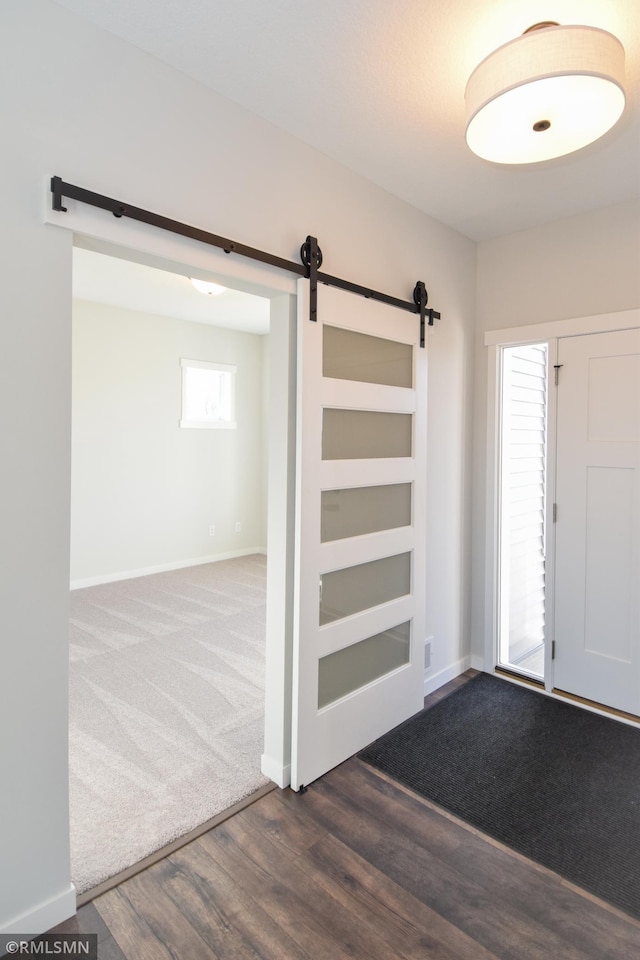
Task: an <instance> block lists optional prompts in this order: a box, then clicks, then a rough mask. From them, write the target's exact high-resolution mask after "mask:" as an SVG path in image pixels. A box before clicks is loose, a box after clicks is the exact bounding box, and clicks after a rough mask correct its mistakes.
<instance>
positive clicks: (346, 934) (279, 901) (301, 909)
mask: <svg viewBox="0 0 640 960" xmlns="http://www.w3.org/2000/svg"><path fill="white" fill-rule="evenodd" d="M244 821H245V818H241V817H237V818H235V820H234V821H228V822H227V823H226V825H225V826H224V827H223V828H221V829H219V830H217V831H216V832H215V834H209V835H208V836H206V837H203V838H202V839H201V841H200V843H201V845H202V846H203V847H204V848H205V849H206V851H207V853H208V854H209V856H211V858H212V859H213V860H214V861H215V862H216V863H217V864H218V865H220V866H221V867H223V868H224V869H225V870H226V871H227V872H228V873H230V874H233V876H235V877H236V878H237V879H238V880H239V881H240V882H241V883H242V886H243V888H244V889H246V890H247V891H248V893H249V894H250V895H251V897H252V898H253V899H254V900H256V901H257V902H258V903H259V904H260V906H261V907H262V909H263V910H264V911H265V912H266V913H268V914H269V915H270V916H271V917H272V919H274V920H275V921H276V922H277V923H278V925H279V926H281V927H282V928H283V929H284V930H285V931H286V933H287V934H288V936H289V937H290V938H291V939H292V940H293V941H294V942H295V943H296V944H298V946H300V947H301V948H302V949H303V950H304V951H306V952H307V953H308V954H309V956H311V957H320V956H321V957H323V958H326V960H346V958H353V960H371V958H372V957H376V958H377V960H395V958H394V954H393V951H391V950H390V949H389V948H388V946H387V944H385V942H384V941H383V940H382V939H381V938H380V937H379V936H377V934H376V933H375V932H374V931H372V930H370V929H368V928H367V927H366V926H365V925H364V924H360V923H358V921H357V918H356V917H355V916H354V915H352V914H351V913H350V911H349V910H348V907H347V906H346V905H345V902H344V900H343V899H342V897H340V896H338V897H334V896H332V895H331V894H328V893H327V892H326V891H325V890H324V889H322V887H321V886H318V885H316V884H315V883H314V882H313V879H312V878H311V877H310V876H309V875H308V874H307V873H305V871H303V870H302V869H301V868H300V867H299V865H298V864H297V863H296V860H295V858H293V857H291V855H290V854H289V853H287V852H285V853H283V852H282V851H279V850H278V849H277V847H276V846H275V845H274V844H271V843H270V841H269V840H267V839H265V838H261V837H260V835H259V834H258V832H257V831H255V830H251V829H250V828H248V826H247V824H246V823H245V822H244Z"/></svg>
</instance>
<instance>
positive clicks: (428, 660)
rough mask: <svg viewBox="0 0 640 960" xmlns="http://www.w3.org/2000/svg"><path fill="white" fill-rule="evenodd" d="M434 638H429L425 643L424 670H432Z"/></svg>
mask: <svg viewBox="0 0 640 960" xmlns="http://www.w3.org/2000/svg"><path fill="white" fill-rule="evenodd" d="M432 640H433V637H427V638H426V639H425V641H424V669H425V670H430V669H431V642H432Z"/></svg>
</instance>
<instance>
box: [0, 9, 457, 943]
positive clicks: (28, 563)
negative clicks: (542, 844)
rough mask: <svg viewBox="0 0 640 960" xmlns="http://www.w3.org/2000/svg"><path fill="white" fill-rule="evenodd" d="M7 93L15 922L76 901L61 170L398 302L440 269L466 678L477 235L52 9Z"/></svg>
mask: <svg viewBox="0 0 640 960" xmlns="http://www.w3.org/2000/svg"><path fill="white" fill-rule="evenodd" d="M247 66H248V68H249V67H250V64H248V65H247ZM0 98H1V101H2V102H1V115H2V118H3V131H2V132H3V151H2V166H3V171H4V176H5V180H4V182H5V185H6V189H5V196H4V202H3V210H2V217H1V218H0V255H1V257H2V264H3V283H2V285H0V297H1V298H2V303H1V312H0V316H1V317H2V323H1V327H0V329H1V333H0V338H1V344H0V355H1V356H2V357H3V358H4V359H5V363H4V367H3V375H2V377H0V391H1V401H2V402H1V403H0V417H1V418H2V423H1V424H0V435H1V436H2V452H3V461H4V465H3V470H2V473H1V474H0V485H1V487H2V489H1V496H0V503H1V504H2V512H3V516H2V518H1V521H0V530H1V531H2V573H1V575H0V590H1V591H2V597H1V598H0V599H1V604H0V609H1V614H0V616H1V618H2V620H1V624H0V628H1V636H2V644H1V647H0V676H2V678H3V680H4V685H3V697H2V698H1V699H0V731H1V734H0V735H1V736H2V757H1V760H2V774H3V789H2V791H0V797H1V799H0V803H2V807H3V809H2V811H1V812H0V849H1V850H2V864H3V877H2V884H3V887H2V891H1V894H0V930H2V929H3V928H4V929H17V928H22V929H21V931H20V932H25V933H26V932H28V931H29V930H41V929H44V928H45V927H46V926H50V925H51V924H52V923H55V922H57V920H59V919H62V916H63V915H65V914H66V913H67V912H69V910H70V903H72V899H70V897H72V890H71V888H70V886H69V856H68V796H67V769H66V751H67V685H66V675H67V587H68V582H69V501H70V424H71V412H70V386H71V260H72V237H71V235H70V232H68V231H65V230H62V229H59V228H56V227H52V226H44V225H43V217H44V213H45V209H46V204H47V203H48V202H49V201H48V199H47V198H46V185H47V183H48V180H49V178H50V177H51V175H52V174H57V175H59V176H62V177H63V178H64V179H65V180H67V181H70V182H72V183H78V184H80V185H82V186H85V187H87V188H89V189H93V190H96V191H98V192H100V193H105V194H107V195H111V196H116V197H120V198H122V199H123V200H125V201H126V200H128V201H130V202H132V203H134V204H136V205H138V206H140V207H145V208H148V209H151V210H156V211H158V212H159V213H162V214H164V215H166V216H168V217H174V218H176V219H179V220H184V221H186V222H188V223H193V224H197V225H200V226H202V227H204V228H205V229H209V230H212V231H214V232H216V233H219V234H222V235H226V236H229V237H232V238H234V239H236V240H238V241H243V242H246V243H249V244H251V245H253V246H255V247H259V248H262V249H266V250H269V251H271V252H273V253H275V254H278V255H280V256H283V257H287V258H290V259H297V257H298V250H299V247H300V244H301V242H302V241H303V240H304V238H305V237H306V236H307V234H310V233H311V234H314V235H316V236H317V237H318V238H319V241H320V245H321V247H322V249H323V253H324V267H325V268H326V270H327V271H328V272H330V273H335V274H338V275H341V276H345V277H348V278H349V279H351V280H353V281H356V282H360V283H363V284H369V285H373V286H376V287H377V288H379V289H382V290H384V291H386V292H388V293H390V294H394V295H396V296H402V297H407V298H408V297H410V296H411V293H412V290H413V287H414V285H415V283H416V281H417V280H418V279H424V280H425V282H426V284H427V287H428V290H429V294H430V301H429V302H430V304H431V305H433V306H434V307H435V308H436V309H438V310H440V311H441V312H442V317H443V319H442V320H441V321H440V322H439V323H438V324H437V326H436V328H435V329H434V330H433V331H432V333H431V334H430V337H429V349H430V370H431V373H430V381H429V404H430V410H429V430H430V434H429V450H430V455H431V461H430V467H429V478H428V479H429V505H428V521H429V529H430V538H429V545H428V550H429V580H428V584H427V590H428V597H427V602H428V611H427V629H428V633H430V634H432V635H433V637H434V641H433V647H432V655H433V661H432V662H433V667H434V672H438V671H447V670H450V669H455V668H456V665H457V664H459V662H460V658H461V657H462V656H463V655H464V653H465V652H466V650H467V643H468V627H469V602H468V597H469V574H470V560H469V556H470V555H469V542H470V510H469V504H470V465H471V464H470V451H471V446H470V438H471V410H472V399H473V397H472V391H471V384H472V380H473V322H474V296H475V245H474V244H473V243H471V242H470V241H469V240H467V239H465V238H463V237H461V236H460V235H458V234H456V233H455V232H454V231H452V230H450V229H448V228H446V227H444V226H442V225H440V224H438V223H437V222H435V221H433V220H431V219H430V218H428V217H426V216H424V215H423V214H421V213H419V212H418V211H416V210H415V209H413V208H411V207H410V206H409V205H407V204H405V203H403V202H400V201H398V200H397V199H395V198H394V197H392V196H391V195H389V194H387V193H385V192H384V191H382V190H380V189H379V188H377V187H375V186H373V185H372V184H370V183H368V182H367V181H365V180H364V179H362V178H360V177H358V176H356V175H355V174H353V173H351V172H350V171H349V170H347V169H345V168H344V167H341V166H340V165H339V164H336V163H334V162H333V161H331V160H329V159H328V158H327V157H325V156H323V155H322V154H320V153H318V152H317V151H314V150H312V149H310V148H308V147H306V146H305V145H304V144H302V143H301V142H300V141H298V140H296V139H295V138H293V137H290V136H288V135H285V134H284V133H282V132H281V131H279V130H277V129H276V128H275V127H273V126H271V125H269V124H267V123H265V122H263V121H261V120H259V119H258V118H257V117H255V116H253V115H252V114H250V113H248V112H245V111H243V110H241V109H240V108H239V107H238V106H236V105H235V104H233V103H231V102H230V101H226V100H224V99H222V98H220V97H217V96H216V95H214V94H213V93H211V92H209V91H207V90H205V89H204V88H202V87H200V86H198V85H197V84H195V83H194V82H192V81H191V80H189V79H188V78H187V77H186V76H184V75H182V74H180V73H178V72H176V71H173V70H170V69H169V68H167V67H165V66H164V65H163V64H161V63H160V62H159V61H157V60H155V59H153V58H151V57H148V56H145V55H143V54H141V53H140V52H139V51H137V50H135V49H134V48H133V47H129V46H128V45H126V44H124V43H122V42H121V41H119V40H118V39H117V38H115V37H113V36H111V35H109V34H106V33H104V32H102V31H100V30H98V29H96V28H93V27H91V26H89V25H87V24H85V23H84V22H83V21H82V20H80V19H79V18H76V17H75V16H73V15H72V14H69V13H68V12H67V11H65V10H63V9H61V8H59V7H57V6H56V5H55V4H53V3H51V2H49V0H4V2H3V3H2V4H1V5H0ZM398 149H399V150H401V149H402V145H401V144H399V145H398ZM100 216H104V219H105V223H107V222H109V223H110V224H111V226H112V227H113V229H116V228H117V222H116V221H114V219H113V217H112V216H111V215H110V214H108V213H105V214H104V215H102V214H100ZM21 918H22V919H21Z"/></svg>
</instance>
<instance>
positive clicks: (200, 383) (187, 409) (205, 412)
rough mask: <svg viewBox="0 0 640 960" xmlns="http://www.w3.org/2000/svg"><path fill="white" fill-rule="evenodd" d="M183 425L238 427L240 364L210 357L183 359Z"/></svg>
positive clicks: (181, 362)
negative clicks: (238, 369)
mask: <svg viewBox="0 0 640 960" xmlns="http://www.w3.org/2000/svg"><path fill="white" fill-rule="evenodd" d="M180 365H181V367H182V419H181V420H180V426H181V427H218V428H220V427H222V428H223V429H224V428H226V429H231V430H233V429H235V425H236V422H235V376H236V369H237V368H236V367H235V366H233V365H232V364H229V363H210V362H209V361H207V360H181V361H180Z"/></svg>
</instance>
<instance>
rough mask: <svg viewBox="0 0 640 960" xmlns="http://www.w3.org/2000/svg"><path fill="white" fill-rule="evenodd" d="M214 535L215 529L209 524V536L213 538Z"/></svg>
mask: <svg viewBox="0 0 640 960" xmlns="http://www.w3.org/2000/svg"><path fill="white" fill-rule="evenodd" d="M215 535H216V528H215V527H214V525H213V524H211V526H210V527H209V536H210V537H215Z"/></svg>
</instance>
